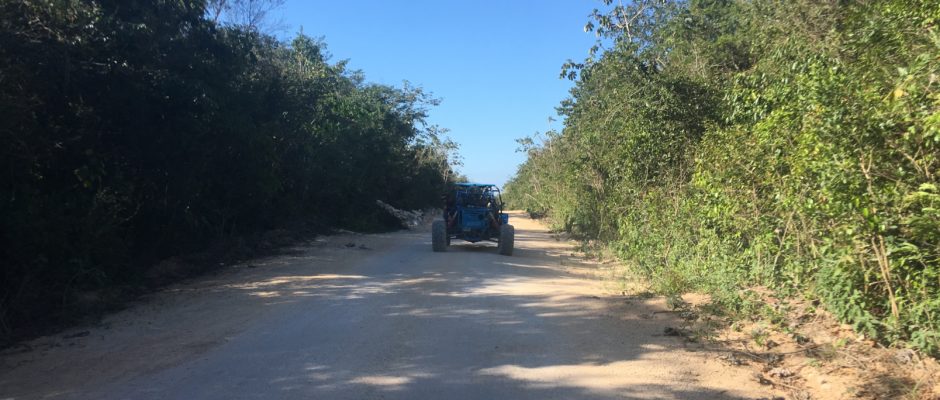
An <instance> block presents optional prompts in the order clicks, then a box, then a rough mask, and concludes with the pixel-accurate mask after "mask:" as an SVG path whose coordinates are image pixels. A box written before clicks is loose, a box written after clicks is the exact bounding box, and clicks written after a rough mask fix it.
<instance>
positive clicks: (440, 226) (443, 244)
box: [431, 220, 449, 251]
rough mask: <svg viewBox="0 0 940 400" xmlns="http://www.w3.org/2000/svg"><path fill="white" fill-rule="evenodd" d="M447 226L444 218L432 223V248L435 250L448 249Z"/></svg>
mask: <svg viewBox="0 0 940 400" xmlns="http://www.w3.org/2000/svg"><path fill="white" fill-rule="evenodd" d="M447 242H449V240H447V226H446V225H444V221H443V220H437V221H434V222H433V223H432V224H431V249H433V250H434V251H447V244H448V243H447Z"/></svg>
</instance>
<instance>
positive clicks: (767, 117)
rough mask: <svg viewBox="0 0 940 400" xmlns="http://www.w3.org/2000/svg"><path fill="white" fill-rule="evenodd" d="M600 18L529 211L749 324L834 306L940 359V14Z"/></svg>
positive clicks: (529, 146) (727, 10) (684, 11)
mask: <svg viewBox="0 0 940 400" xmlns="http://www.w3.org/2000/svg"><path fill="white" fill-rule="evenodd" d="M606 3H607V5H608V7H607V8H606V9H605V10H595V12H594V14H593V17H592V18H591V21H590V23H589V24H588V25H587V26H586V27H585V28H586V30H589V31H594V32H596V33H597V34H598V35H599V37H600V40H599V47H596V48H594V49H592V55H593V56H592V57H590V58H589V59H587V60H586V61H584V62H569V63H567V64H566V65H565V66H564V70H563V72H562V74H563V76H568V77H569V78H572V79H576V80H577V84H576V87H575V88H574V89H572V91H571V97H570V98H569V99H568V100H566V101H565V102H563V103H562V104H561V105H560V107H559V112H560V114H561V115H562V116H564V117H565V120H564V128H563V130H562V131H560V132H548V133H546V134H545V135H544V137H536V138H526V139H523V140H520V143H521V144H522V145H523V146H524V149H525V150H526V151H527V152H528V160H527V161H526V162H525V164H523V165H522V166H521V167H520V168H519V170H518V172H517V174H516V176H515V178H514V179H513V180H512V181H511V182H510V184H509V185H508V190H507V191H508V196H507V197H508V198H509V199H510V201H511V202H512V203H513V205H514V206H516V207H521V208H526V209H529V210H531V211H533V212H547V213H548V215H549V216H550V219H551V221H553V223H555V224H556V225H557V226H558V227H559V228H563V229H567V230H569V231H571V232H574V233H576V234H578V235H581V236H582V237H583V238H585V239H596V240H598V241H599V242H601V243H606V244H607V245H609V247H610V248H611V249H613V250H614V251H616V253H617V254H619V256H620V257H622V258H623V259H625V260H627V261H628V262H629V264H630V265H633V266H635V268H636V270H637V271H640V272H641V273H643V274H644V275H645V276H646V277H648V278H649V279H650V281H651V282H653V284H654V285H655V287H656V288H657V289H658V290H661V291H664V292H670V293H675V292H682V291H688V290H700V291H705V292H708V293H711V294H712V295H713V298H714V299H716V300H717V301H719V302H720V303H722V304H724V305H726V306H727V307H728V308H729V309H732V310H734V309H738V310H741V311H746V310H743V309H746V308H753V307H755V306H756V305H757V306H759V303H758V302H754V301H753V300H755V299H756V295H754V292H753V291H749V290H748V289H750V288H755V287H761V286H762V287H769V288H773V289H776V290H778V291H780V292H782V293H784V294H791V295H801V296H805V297H807V298H809V299H810V300H813V299H818V300H820V301H821V302H822V303H823V304H824V305H825V307H826V308H827V309H828V310H830V311H832V312H834V313H835V314H836V315H838V317H840V318H841V319H842V320H844V321H847V322H849V323H851V324H853V325H854V326H855V328H856V329H858V330H859V331H860V332H862V333H864V334H866V335H868V336H869V337H873V338H877V339H879V340H883V341H885V342H890V343H898V344H906V345H910V346H915V347H917V348H920V349H922V350H925V351H927V352H932V353H934V354H936V353H937V351H938V346H940V190H938V186H940V182H938V176H937V174H938V173H940V171H938V166H940V164H938V163H940V161H938V155H940V152H938V144H940V26H938V22H940V3H938V2H936V1H932V0H885V1H849V2H845V1H815V0H797V1H786V2H781V1H770V0H751V1H738V0H689V1H679V0H665V1H662V0H645V1H641V0H638V1H635V2H632V3H631V4H630V5H627V6H610V4H611V1H609V0H608V1H606Z"/></svg>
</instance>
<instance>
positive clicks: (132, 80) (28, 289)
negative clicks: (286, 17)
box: [0, 0, 456, 337]
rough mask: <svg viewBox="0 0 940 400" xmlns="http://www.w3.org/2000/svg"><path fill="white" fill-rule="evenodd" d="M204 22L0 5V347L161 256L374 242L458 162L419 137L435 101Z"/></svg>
mask: <svg viewBox="0 0 940 400" xmlns="http://www.w3.org/2000/svg"><path fill="white" fill-rule="evenodd" d="M213 4H214V5H216V6H218V5H219V4H220V2H219V1H215V2H213ZM221 4H224V3H221ZM206 6H207V4H206V2H205V1H199V0H185V1H124V0H98V1H65V0H62V1H43V2H37V1H26V0H13V1H3V2H0V141H2V143H3V146H2V150H0V165H2V171H3V172H2V174H0V226H2V229H0V235H2V236H0V265H2V271H0V337H2V336H4V335H7V334H10V333H11V332H14V331H16V330H17V329H19V328H21V327H24V326H32V325H35V324H36V323H39V322H43V321H48V320H50V319H55V318H57V316H62V315H67V314H68V312H69V311H70V310H72V309H74V308H75V307H78V306H79V305H80V304H81V301H80V300H81V298H80V297H81V296H85V297H88V296H101V293H103V292H106V290H103V289H104V288H109V287H113V286H119V285H125V284H129V285H136V284H141V283H146V282H142V281H143V280H145V279H146V278H145V277H146V276H147V271H148V270H149V268H150V266H151V265H153V264H154V263H155V262H157V261H159V260H162V259H165V258H166V257H170V256H173V255H178V254H187V253H192V252H198V251H202V250H204V249H206V248H208V247H210V246H214V245H215V244H216V243H219V242H220V241H225V240H226V239H227V238H233V237H241V236H242V235H250V234H255V233H257V232H262V231H265V230H269V229H273V228H282V227H297V226H314V227H319V229H322V228H323V227H330V226H344V227H351V228H354V229H377V228H383V227H385V228H387V227H388V225H383V224H388V223H389V222H390V221H389V219H390V217H389V216H387V215H385V213H384V211H382V210H380V209H378V208H377V206H376V204H375V201H376V200H382V201H385V202H388V203H390V204H393V205H395V206H397V207H400V208H406V209H412V208H420V207H426V206H429V205H432V204H436V203H437V201H438V200H439V198H438V196H439V195H440V193H442V192H443V187H444V185H445V181H446V180H447V179H448V175H449V174H450V173H451V171H450V163H451V161H452V158H453V154H454V151H455V148H456V146H455V145H454V144H453V142H451V141H449V140H447V139H446V138H445V137H443V136H442V135H441V132H442V130H441V129H437V128H436V127H433V126H426V125H425V118H426V114H427V111H428V108H429V107H430V106H433V105H434V104H436V101H437V100H435V99H433V98H432V97H430V96H429V95H428V94H427V93H425V92H423V91H422V90H421V89H418V88H413V87H410V86H408V85H405V87H402V88H395V87H389V86H384V85H376V84H368V83H365V82H364V79H363V76H362V74H361V73H359V72H357V71H348V70H347V69H346V68H345V63H344V62H336V63H331V62H330V61H329V57H328V55H327V54H326V52H325V48H324V45H323V44H322V43H320V42H319V41H317V40H313V39H311V38H309V37H307V36H304V35H302V34H301V35H297V36H296V38H294V39H293V40H292V41H290V42H289V43H284V42H280V41H278V40H276V39H275V38H273V37H271V36H269V35H265V34H262V33H259V32H258V30H257V29H254V28H253V27H251V26H240V25H237V24H221V23H216V22H215V21H214V19H215V18H218V16H219V13H218V12H215V13H214V16H210V17H207V13H206ZM213 17H214V18H213ZM391 222H394V219H392V221H391Z"/></svg>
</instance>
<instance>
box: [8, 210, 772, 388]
mask: <svg viewBox="0 0 940 400" xmlns="http://www.w3.org/2000/svg"><path fill="white" fill-rule="evenodd" d="M512 221H513V224H514V225H515V226H516V251H515V254H514V255H513V256H511V257H506V256H500V255H497V254H496V248H495V244H464V243H458V242H455V244H454V245H452V246H451V247H450V248H449V249H448V251H447V252H444V253H434V252H432V251H431V244H430V234H429V232H427V230H415V231H402V232H395V233H389V234H380V235H358V234H352V233H348V234H342V235H335V236H329V237H323V238H319V239H317V240H311V241H310V242H308V243H305V244H302V245H298V246H295V247H292V248H289V249H285V251H284V252H283V254H280V255H278V256H274V257H269V258H265V259H259V260H254V261H251V262H246V263H243V264H239V265H236V266H230V267H227V268H225V269H224V270H223V271H221V272H219V273H216V274H214V275H212V276H207V277H202V278H199V279H196V280H193V281H190V282H186V283H183V284H179V285H174V286H172V287H170V288H167V289H166V290H163V291H161V292H159V293H156V294H153V295H151V296H147V297H146V298H144V299H142V300H140V301H138V302H137V303H135V304H134V305H132V306H131V307H129V308H128V309H127V310H125V311H122V312H119V313H116V314H114V315H111V316H109V317H107V318H105V319H104V320H103V321H102V322H101V323H100V324H97V325H95V326H85V327H76V328H72V329H70V330H68V331H65V332H62V333H60V334H57V335H53V336H48V337H44V338H39V339H36V340H33V341H31V342H28V343H24V344H21V345H19V346H15V347H13V348H10V349H7V350H5V351H4V352H3V353H2V354H0V399H34V398H35V399H40V398H42V399H45V398H52V399H60V398H61V399H448V400H457V399H714V398H718V399H757V398H761V397H769V396H770V394H771V393H770V390H769V389H768V388H767V387H764V386H761V385H760V384H758V383H757V382H756V381H755V380H754V378H752V377H751V376H750V374H749V372H748V371H747V370H746V369H743V368H735V367H731V366H727V365H725V364H723V363H722V362H720V361H719V360H717V359H716V354H714V353H710V352H704V351H696V350H695V348H693V347H690V346H689V345H688V344H686V343H683V341H682V340H681V338H677V337H673V336H666V335H663V332H664V328H665V327H667V326H677V325H676V324H678V321H676V320H675V318H676V317H675V315H674V314H673V313H668V312H661V311H666V310H667V309H666V307H665V304H664V301H663V300H662V299H658V298H650V299H641V298H630V297H625V296H623V295H622V294H621V293H620V292H619V291H615V290H612V289H611V287H612V286H613V285H610V284H605V283H604V282H603V280H602V279H600V277H601V276H603V275H604V274H605V269H604V268H605V267H603V266H601V265H598V264H593V263H590V262H586V261H583V260H580V259H578V258H577V257H575V256H574V254H573V251H574V250H573V249H572V248H573V245H574V244H573V243H571V242H568V241H565V240H559V239H558V238H556V237H554V236H553V235H551V234H550V233H549V232H548V231H547V230H546V229H545V228H544V227H543V226H542V225H540V224H539V223H538V222H537V221H533V220H530V219H527V218H525V217H524V216H523V215H522V214H519V213H515V214H513V216H512ZM350 244H352V246H350Z"/></svg>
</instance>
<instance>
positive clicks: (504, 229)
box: [497, 224, 516, 256]
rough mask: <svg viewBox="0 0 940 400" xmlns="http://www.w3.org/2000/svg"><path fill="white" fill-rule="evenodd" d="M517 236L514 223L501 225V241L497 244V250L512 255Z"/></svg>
mask: <svg viewBox="0 0 940 400" xmlns="http://www.w3.org/2000/svg"><path fill="white" fill-rule="evenodd" d="M515 237H516V228H513V227H512V225H509V224H506V225H503V226H501V227H499V243H498V245H497V250H498V251H499V254H502V255H504V256H511V255H512V246H513V242H514V241H515Z"/></svg>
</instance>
